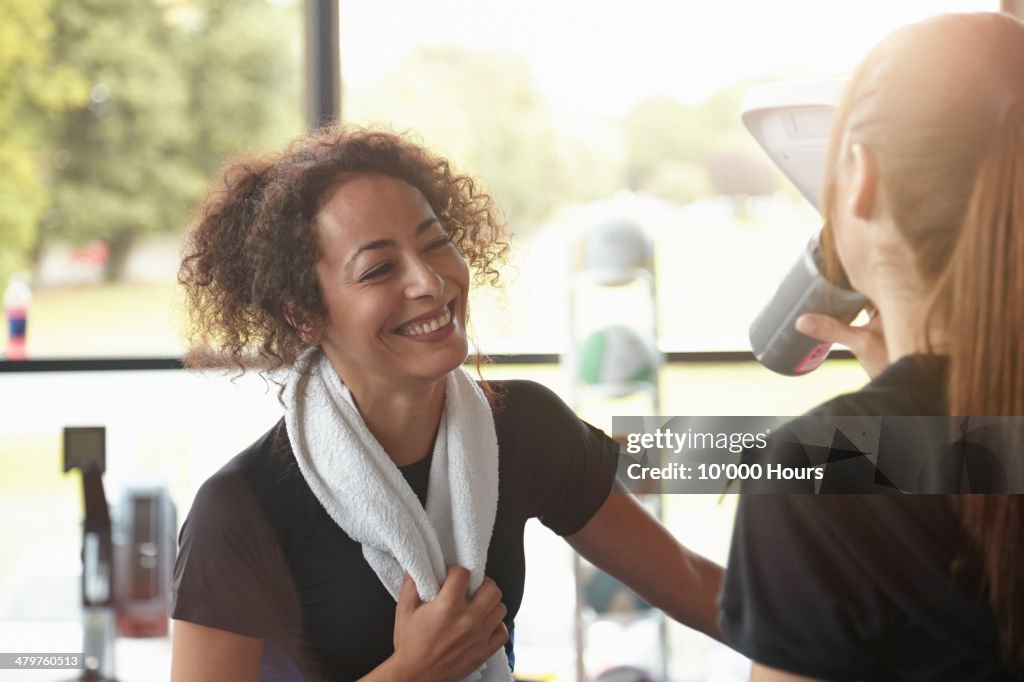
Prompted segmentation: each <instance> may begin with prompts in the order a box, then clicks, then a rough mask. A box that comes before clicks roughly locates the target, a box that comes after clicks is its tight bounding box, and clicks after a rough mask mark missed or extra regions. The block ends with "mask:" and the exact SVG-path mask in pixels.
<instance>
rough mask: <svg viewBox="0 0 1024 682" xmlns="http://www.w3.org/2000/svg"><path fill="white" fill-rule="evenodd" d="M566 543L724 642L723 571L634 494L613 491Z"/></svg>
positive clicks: (683, 620) (674, 615) (678, 617)
mask: <svg viewBox="0 0 1024 682" xmlns="http://www.w3.org/2000/svg"><path fill="white" fill-rule="evenodd" d="M566 541H567V542H568V543H569V544H570V545H572V547H573V549H575V550H576V551H577V552H579V553H580V555H581V556H582V557H584V558H585V559H587V561H589V562H591V563H592V564H594V565H595V566H597V567H598V568H600V569H601V570H603V571H604V572H606V573H608V574H609V575H611V576H613V577H615V578H617V579H618V580H620V581H621V582H622V583H623V584H625V585H626V586H628V587H629V588H630V589H632V590H633V591H634V592H636V593H637V594H638V595H640V597H642V598H643V599H644V600H645V601H647V602H648V603H650V604H651V605H653V606H655V607H657V608H659V609H661V610H662V611H664V612H665V613H666V614H668V615H669V616H671V617H672V618H674V619H675V620H677V621H679V622H680V623H682V624H683V625H687V626H689V627H691V628H694V629H695V630H700V631H701V632H703V633H705V634H707V635H709V636H711V637H714V638H715V639H717V640H720V641H725V639H724V637H723V636H722V633H721V632H720V631H719V629H718V606H717V603H716V600H717V598H718V592H719V589H720V588H721V585H722V572H723V571H722V567H721V566H719V565H718V564H716V563H714V562H712V561H709V560H708V559H705V558H704V557H702V556H700V555H699V554H695V553H694V552H691V551H690V550H688V549H686V548H685V547H683V546H682V545H681V544H679V543H678V542H677V541H676V539H675V538H674V537H672V534H671V533H669V532H668V530H667V529H666V528H665V527H664V526H662V525H661V524H660V523H659V522H658V521H657V520H656V519H655V518H654V517H653V516H651V515H650V514H649V513H648V512H647V510H646V509H644V508H643V507H642V506H640V503H639V502H637V501H636V499H635V498H634V497H633V496H632V495H629V494H626V493H624V492H622V491H621V490H613V491H612V493H611V494H610V495H609V496H608V499H607V500H605V502H604V504H603V505H602V506H601V508H600V509H598V510H597V513H595V514H594V516H593V517H591V519H590V521H588V522H587V524H586V525H585V526H583V528H582V529H580V530H579V531H578V532H576V533H574V534H572V535H570V536H568V537H566Z"/></svg>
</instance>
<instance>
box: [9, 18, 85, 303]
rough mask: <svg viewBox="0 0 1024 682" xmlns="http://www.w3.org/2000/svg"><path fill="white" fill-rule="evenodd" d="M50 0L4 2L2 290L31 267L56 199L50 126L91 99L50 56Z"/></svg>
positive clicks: (76, 76)
mask: <svg viewBox="0 0 1024 682" xmlns="http://www.w3.org/2000/svg"><path fill="white" fill-rule="evenodd" d="M51 5H52V0H0V17H3V21H0V130H2V131H3V135H2V136H0V168H3V172H2V173H0V288H2V287H3V286H4V282H6V281H7V277H8V276H9V275H10V274H11V273H12V272H13V271H15V270H20V269H23V268H26V267H27V266H28V263H29V257H30V250H31V248H32V245H33V244H34V242H35V235H36V229H37V225H38V224H39V220H40V218H41V217H42V215H43V213H44V212H45V211H46V208H47V207H48V206H49V203H50V195H49V189H48V184H47V182H46V177H45V171H44V159H45V152H44V149H45V145H44V142H43V141H44V140H45V138H46V125H47V123H49V122H51V121H52V120H53V119H54V117H56V116H58V115H59V114H60V113H61V112H62V111H64V110H65V109H66V108H67V107H69V106H72V105H76V104H79V103H81V102H83V101H85V99H86V97H87V95H88V89H87V88H86V87H85V81H84V80H83V79H82V78H81V77H80V76H79V74H78V73H77V72H76V71H75V69H74V68H73V67H71V66H69V65H59V64H55V63H54V61H53V59H52V54H51V49H50V46H51V40H52V37H53V23H52V22H51V20H50V16H49V13H50V7H51Z"/></svg>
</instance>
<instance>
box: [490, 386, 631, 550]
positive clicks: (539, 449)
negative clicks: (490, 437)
mask: <svg viewBox="0 0 1024 682" xmlns="http://www.w3.org/2000/svg"><path fill="white" fill-rule="evenodd" d="M502 400H503V402H504V403H505V404H504V406H503V408H502V413H503V414H502V415H501V416H500V417H496V426H497V427H498V430H499V443H508V444H509V446H510V447H511V448H513V449H514V450H515V453H514V457H515V467H514V468H513V469H511V471H513V472H514V474H513V475H515V476H516V477H518V478H519V479H520V480H519V481H518V483H519V485H521V486H523V489H525V490H526V494H527V499H528V506H529V515H530V516H534V517H537V518H539V519H540V521H541V523H543V524H544V525H545V526H547V527H548V528H550V529H551V530H553V531H554V532H555V533H557V534H558V535H563V536H564V535H571V534H573V533H575V532H576V531H578V530H579V529H581V528H582V527H583V526H584V525H586V523H587V521H589V520H590V518H591V517H592V516H593V515H594V513H595V512H597V510H598V509H599V508H600V507H601V505H602V504H604V501H605V500H606V499H607V498H608V494H609V492H610V491H611V487H612V482H613V481H614V480H615V470H616V466H617V464H618V454H619V445H618V443H616V442H615V441H614V440H612V439H611V438H609V437H608V436H607V435H605V434H604V433H603V432H602V431H600V430H599V429H596V428H594V427H593V426H591V425H590V424H587V423H586V422H584V421H582V420H581V419H580V418H579V417H577V416H576V414H575V413H573V411H572V410H571V409H570V408H569V406H568V405H566V404H565V403H564V402H562V400H561V399H560V398H559V397H558V396H557V395H555V394H554V393H553V392H552V391H551V390H550V389H548V388H546V387H544V386H542V385H540V384H537V383H534V382H530V381H510V382H507V384H506V393H505V395H504V396H503V397H502ZM502 447H505V446H504V445H502Z"/></svg>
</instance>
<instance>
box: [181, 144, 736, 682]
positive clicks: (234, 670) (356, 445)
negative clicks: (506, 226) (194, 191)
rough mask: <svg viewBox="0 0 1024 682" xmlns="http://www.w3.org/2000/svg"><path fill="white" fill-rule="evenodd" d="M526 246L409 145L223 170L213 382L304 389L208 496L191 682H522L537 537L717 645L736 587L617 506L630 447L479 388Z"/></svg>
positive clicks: (207, 361)
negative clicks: (251, 379)
mask: <svg viewBox="0 0 1024 682" xmlns="http://www.w3.org/2000/svg"><path fill="white" fill-rule="evenodd" d="M507 248H508V245H507V243H506V242H505V241H504V240H503V237H502V230H501V227H500V224H499V222H498V220H497V217H496V212H495V210H494V208H493V205H492V202H491V199H490V198H489V197H488V196H487V195H486V194H484V193H482V192H481V191H480V190H479V188H478V187H477V186H476V184H475V183H474V182H473V180H472V179H470V178H469V177H467V176H464V175H458V174H456V173H454V172H453V171H452V169H451V167H450V166H449V164H448V162H447V161H445V160H444V159H442V158H439V157H437V156H435V155H433V154H431V153H430V152H429V151H427V150H426V149H424V148H423V147H422V146H420V145H418V144H416V143H414V142H412V141H410V140H409V139H407V138H405V137H402V136H399V135H395V134H392V133H387V132H380V131H371V130H363V129H356V128H342V129H330V130H324V131H321V132H318V133H315V134H312V135H310V136H308V137H306V138H304V139H301V140H299V141H297V142H296V143H294V144H293V145H292V146H291V147H290V148H289V149H288V150H286V151H285V152H283V153H281V154H278V155H275V156H271V157H268V158H264V159H257V160H252V161H243V162H237V163H234V164H232V165H230V166H229V167H228V168H227V169H226V171H225V173H224V177H223V181H222V184H221V187H220V189H218V190H217V191H216V192H215V193H214V194H212V195H211V197H210V199H209V200H208V202H207V204H206V206H205V209H204V212H203V214H202V216H201V219H200V220H199V222H198V223H197V225H196V226H195V228H194V230H193V232H192V234H191V239H190V242H189V246H188V249H187V253H186V256H185V259H184V261H183V263H182V266H181V271H180V276H179V278H180V280H181V282H182V283H183V284H184V286H185V287H186V290H187V292H188V296H189V301H190V304H191V307H192V311H193V316H194V332H195V334H194V339H193V340H194V348H195V349H196V351H195V353H194V354H193V356H192V358H193V364H195V365H200V366H224V365H234V366H236V367H241V368H244V367H248V366H251V365H253V363H256V364H258V365H260V366H263V367H269V368H271V369H284V368H287V371H288V377H287V380H286V381H285V382H284V388H283V392H282V400H283V402H284V404H285V417H284V419H282V420H281V421H280V422H279V423H278V424H277V425H275V426H274V427H273V428H272V429H271V430H270V431H269V432H268V433H267V434H266V435H264V436H263V437H262V438H261V439H259V440H258V441H257V442H256V443H254V444H253V445H251V446H250V447H249V448H247V449H246V450H245V451H244V452H242V453H241V454H239V455H238V456H237V457H235V458H234V459H232V460H231V461H230V462H229V463H228V464H227V465H226V466H224V467H223V468H222V469H221V470H220V471H219V472H217V473H216V474H215V475H214V476H213V477H211V478H210V479H209V480H208V481H207V482H206V483H205V484H204V485H203V486H202V488H201V489H200V490H199V492H198V494H197V496H196V499H195V502H194V504H193V506H192V509H191V511H190V513H189V516H188V519H187V520H186V522H185V524H184V527H183V529H182V533H181V551H180V554H179V559H178V565H177V567H176V571H175V581H174V607H173V618H174V619H175V628H174V649H173V665H172V668H173V669H172V679H174V680H189V681H194V680H217V681H218V682H224V681H225V680H227V681H230V680H245V681H252V680H257V679H301V678H302V677H304V678H305V679H306V680H314V679H329V680H355V679H364V680H377V679H380V680H384V679H388V680H413V679H414V680H418V681H429V680H461V679H467V678H468V679H483V680H510V679H511V666H512V665H513V663H514V656H513V641H514V636H513V635H514V619H515V615H516V612H517V611H518V609H519V605H520V602H521V600H522V595H523V583H524V571H525V564H524V554H523V525H524V523H525V522H526V520H527V519H528V518H531V517H537V518H539V519H540V520H541V521H542V522H543V523H544V524H545V525H547V526H548V527H549V528H551V529H552V530H554V531H555V532H556V533H558V534H560V535H562V536H564V537H565V538H566V541H567V542H569V543H570V544H571V545H572V546H573V547H574V548H575V549H576V550H577V551H579V552H580V553H581V554H582V555H583V556H585V557H586V558H588V559H589V560H591V561H592V562H593V563H595V564H596V565H598V566H599V567H601V568H603V569H604V570H606V571H607V572H609V573H611V574H613V575H615V576H616V577H618V578H619V579H621V580H622V581H623V582H624V583H626V584H627V585H630V586H631V587H633V588H634V589H635V590H636V591H637V592H638V593H640V594H641V595H642V596H643V597H644V598H646V599H647V600H648V601H649V602H651V603H652V604H655V605H657V606H660V607H661V608H663V609H664V610H665V611H666V612H667V613H669V615H671V616H672V617H674V618H676V619H678V620H680V621H681V622H683V623H686V624H688V625H691V626H693V627H695V628H698V629H700V630H703V631H704V632H707V633H709V634H712V635H714V636H717V629H716V626H715V616H716V609H715V606H714V598H715V595H716V593H717V591H718V588H719V585H720V579H721V569H720V568H719V567H718V566H716V565H714V564H712V563H710V562H708V561H706V560H704V559H703V558H701V557H698V556H696V555H694V554H692V553H690V552H688V551H687V550H686V549H685V548H683V547H681V546H679V545H678V544H677V543H676V542H675V541H674V540H673V539H672V537H671V536H670V535H669V534H668V533H667V532H666V531H665V530H664V529H663V528H662V527H661V526H659V525H658V524H657V522H655V521H654V520H653V519H652V518H651V517H650V516H649V515H648V514H646V512H645V511H644V510H643V509H642V508H641V507H640V506H639V505H638V504H637V503H636V502H635V501H634V500H633V499H632V498H630V497H629V496H628V495H621V494H611V490H612V486H613V479H614V473H615V468H616V460H617V455H618V446H617V444H616V443H615V442H614V441H613V440H611V439H610V438H608V437H607V436H605V435H604V434H603V433H601V432H600V431H598V430H597V429H594V428H593V427H591V426H589V425H587V424H585V423H584V422H581V421H580V420H579V419H578V418H577V417H576V416H575V415H574V414H573V413H572V411H571V410H570V409H569V408H568V407H566V405H565V404H564V403H562V402H561V401H560V400H559V399H558V398H557V397H556V396H555V395H554V394H552V393H551V392H550V391H548V390H547V389H545V388H543V387H541V386H539V385H537V384H534V383H531V382H524V381H507V382H492V383H490V384H487V383H484V382H477V381H474V380H472V379H471V378H470V376H469V374H468V372H466V370H465V369H463V363H464V361H465V360H466V357H467V354H468V341H467V334H466V319H467V315H468V310H467V297H468V293H469V287H470V279H471V277H470V270H471V269H472V270H473V271H475V274H476V277H477V278H478V279H485V280H490V281H496V280H497V270H496V262H497V260H498V259H500V258H501V257H502V256H503V255H504V253H505V252H506V250H507ZM665 576H672V577H673V579H672V580H666V579H665Z"/></svg>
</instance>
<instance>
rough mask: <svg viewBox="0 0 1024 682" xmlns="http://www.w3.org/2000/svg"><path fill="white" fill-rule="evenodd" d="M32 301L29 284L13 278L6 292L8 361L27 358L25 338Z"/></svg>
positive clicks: (5, 310)
mask: <svg viewBox="0 0 1024 682" xmlns="http://www.w3.org/2000/svg"><path fill="white" fill-rule="evenodd" d="M31 300H32V290H31V289H29V286H28V283H27V282H25V280H23V279H21V278H19V277H12V278H11V279H10V281H9V282H8V284H7V289H6V290H5V291H4V312H5V314H6V317H7V352H6V358H7V359H8V360H24V359H26V357H27V354H26V352H25V337H26V334H27V332H28V304H29V301H31Z"/></svg>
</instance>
